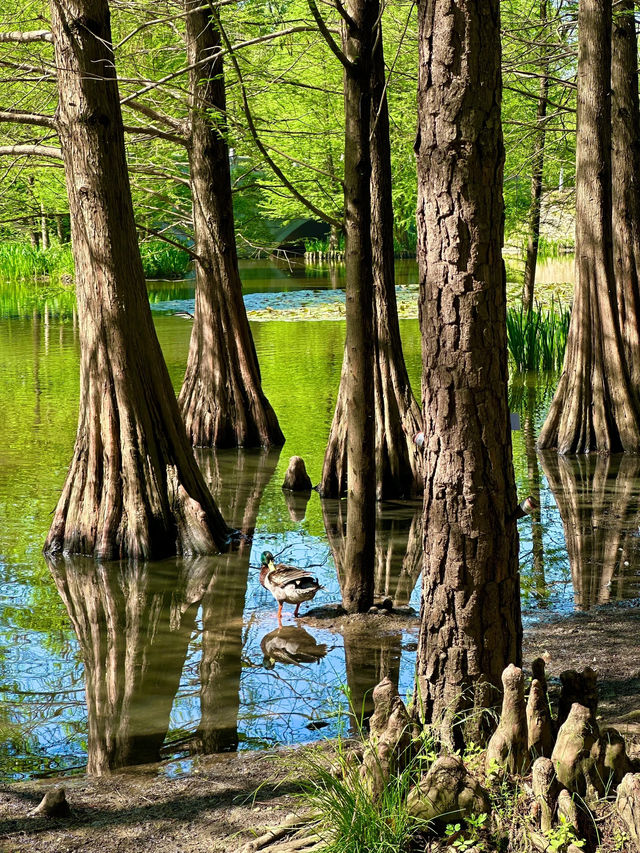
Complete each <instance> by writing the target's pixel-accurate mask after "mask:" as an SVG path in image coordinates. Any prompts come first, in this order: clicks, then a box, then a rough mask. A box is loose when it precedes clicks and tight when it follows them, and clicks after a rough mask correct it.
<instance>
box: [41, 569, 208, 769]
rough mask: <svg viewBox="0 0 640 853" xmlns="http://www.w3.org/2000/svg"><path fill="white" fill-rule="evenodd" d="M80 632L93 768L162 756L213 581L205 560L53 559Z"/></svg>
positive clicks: (60, 589)
mask: <svg viewBox="0 0 640 853" xmlns="http://www.w3.org/2000/svg"><path fill="white" fill-rule="evenodd" d="M47 562H48V565H49V569H50V571H51V574H52V576H53V578H54V581H55V583H56V586H57V588H58V592H59V593H60V597H61V598H62V600H63V602H64V604H65V606H66V608H67V611H68V613H69V618H70V619H71V623H72V625H73V628H74V630H75V632H76V635H77V637H78V642H79V644H80V648H81V650H82V657H83V663H84V676H85V687H86V702H87V712H88V743H87V751H88V763H87V772H89V773H91V774H94V775H102V774H104V773H107V772H109V771H111V770H114V769H116V768H118V767H123V766H126V765H130V764H146V763H148V762H152V761H158V760H159V758H160V749H161V747H162V744H163V742H164V739H165V736H166V733H167V730H168V728H169V717H170V714H171V707H172V704H173V700H174V697H175V695H176V692H177V690H178V685H179V683H180V676H181V674H182V668H183V665H184V661H185V658H186V655H187V647H188V645H189V640H190V637H191V634H192V632H193V628H194V625H195V618H196V613H197V607H198V604H199V601H200V598H201V597H202V592H203V587H204V586H205V584H206V580H207V579H206V573H205V577H204V578H203V576H202V568H203V567H202V566H201V565H200V564H199V563H197V562H196V563H195V564H190V563H189V562H188V561H179V560H171V561H166V562H163V563H160V564H150V563H97V562H96V561H95V560H93V559H91V558H87V557H77V556H76V557H59V558H56V559H48V560H47Z"/></svg>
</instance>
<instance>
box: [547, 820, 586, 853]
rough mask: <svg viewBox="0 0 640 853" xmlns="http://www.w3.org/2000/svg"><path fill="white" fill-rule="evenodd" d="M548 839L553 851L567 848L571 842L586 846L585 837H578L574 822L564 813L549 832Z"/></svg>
mask: <svg viewBox="0 0 640 853" xmlns="http://www.w3.org/2000/svg"><path fill="white" fill-rule="evenodd" d="M547 839H548V841H549V848H550V849H551V850H553V851H557V850H566V849H567V847H568V846H569V845H570V844H573V845H575V846H576V847H584V839H582V838H578V836H577V835H576V831H575V828H574V826H573V824H571V823H569V821H568V820H567V819H566V817H565V816H564V815H562V814H561V815H559V816H558V823H557V824H556V825H555V826H554V827H552V829H551V830H550V831H549V832H548V833H547Z"/></svg>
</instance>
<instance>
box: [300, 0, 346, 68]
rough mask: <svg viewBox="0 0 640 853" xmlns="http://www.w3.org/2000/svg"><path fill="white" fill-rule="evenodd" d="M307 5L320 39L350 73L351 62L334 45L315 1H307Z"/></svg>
mask: <svg viewBox="0 0 640 853" xmlns="http://www.w3.org/2000/svg"><path fill="white" fill-rule="evenodd" d="M307 4H308V6H309V10H310V12H311V14H312V15H313V20H314V21H315V22H316V24H317V25H318V29H319V30H320V33H321V34H322V37H323V38H324V40H325V41H326V43H327V44H328V45H329V48H330V49H331V51H332V53H334V54H335V55H336V56H337V57H338V59H339V60H340V62H341V63H342V65H343V66H344V67H345V69H346V70H347V71H348V72H349V73H352V72H353V69H354V65H353V62H351V60H349V59H347V57H346V56H345V55H344V53H343V52H342V51H341V50H340V48H339V47H338V45H337V44H336V42H335V40H334V38H333V36H332V35H331V32H330V30H329V27H328V26H327V25H326V24H325V21H324V18H323V17H322V15H321V14H320V11H319V9H318V7H317V6H316V4H315V0H307Z"/></svg>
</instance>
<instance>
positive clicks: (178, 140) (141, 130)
mask: <svg viewBox="0 0 640 853" xmlns="http://www.w3.org/2000/svg"><path fill="white" fill-rule="evenodd" d="M124 130H125V133H137V134H139V135H140V136H153V137H155V138H157V139H165V140H166V141H167V142H173V143H174V145H186V144H187V140H186V139H185V138H184V136H178V135H177V134H175V133H167V132H166V130H159V129H158V128H157V127H135V126H133V125H130V124H125V125H124Z"/></svg>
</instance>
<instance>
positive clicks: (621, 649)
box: [0, 602, 640, 853]
mask: <svg viewBox="0 0 640 853" xmlns="http://www.w3.org/2000/svg"><path fill="white" fill-rule="evenodd" d="M635 605H637V606H623V605H621V606H619V607H608V608H606V609H602V610H598V609H595V610H591V611H589V612H588V613H584V614H581V613H578V614H575V615H573V616H571V617H569V618H567V617H563V618H559V617H556V618H552V619H549V620H545V621H542V622H539V623H537V624H536V625H534V626H531V627H529V628H528V629H526V630H525V639H524V659H525V661H526V662H530V661H531V660H532V659H533V658H534V657H537V656H543V657H544V658H545V660H546V661H547V675H548V677H549V681H550V686H551V690H552V693H553V690H554V688H557V685H558V676H559V674H560V672H562V671H563V670H564V669H568V668H573V669H582V668H583V667H585V666H587V665H588V666H591V667H593V668H594V669H596V670H597V671H598V673H599V684H600V714H599V716H600V717H601V724H615V725H616V727H617V728H619V729H620V730H621V731H623V733H625V735H626V736H627V738H628V740H629V741H630V742H632V744H633V745H632V749H631V752H632V754H635V755H636V756H637V755H638V754H639V752H640V746H639V744H640V603H639V602H635ZM283 755H284V756H285V758H286V764H287V765H288V767H289V768H293V769H295V765H296V751H295V749H288V750H280V751H279V753H278V755H275V754H274V753H247V752H245V753H240V754H237V755H223V756H206V757H196V758H191V759H189V760H183V761H174V762H169V763H165V764H162V765H160V766H159V767H158V766H155V765H154V766H153V767H148V768H142V769H141V768H136V769H135V770H134V771H131V772H121V773H117V774H114V775H113V776H110V777H104V778H99V779H90V778H87V777H84V776H81V777H69V778H65V779H63V780H52V779H48V780H46V781H34V782H25V783H15V784H11V785H6V786H3V787H0V851H2V853H27V851H29V853H36V851H37V853H75V851H83V853H121V851H127V853H146V851H154V853H205V851H206V853H222V851H225V853H235V851H238V850H239V849H240V848H241V847H242V846H243V844H244V843H245V842H246V841H247V840H249V839H251V838H252V837H254V835H255V834H258V833H260V832H262V831H264V828H265V827H267V826H270V825H275V824H277V823H279V822H280V820H281V819H282V818H283V817H284V815H285V814H287V813H288V812H290V811H291V810H292V809H295V805H296V801H295V793H296V791H295V786H294V785H293V784H292V783H291V782H290V781H287V780H286V778H285V771H284V770H283V767H282V763H283V762H282V761H281V760H280V759H282V757H283ZM60 784H64V786H65V788H66V792H67V799H68V801H69V804H70V805H71V808H72V812H73V814H72V817H71V818H70V819H66V820H62V819H50V820H48V819H46V818H42V817H36V816H29V814H28V812H29V810H30V809H32V808H33V807H34V806H35V805H37V803H38V802H39V801H40V799H41V798H42V796H43V794H44V793H45V792H46V791H47V790H50V789H51V788H53V787H56V786H58V785H60Z"/></svg>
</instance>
